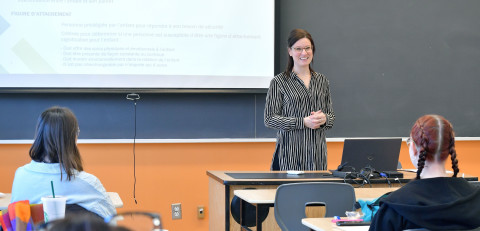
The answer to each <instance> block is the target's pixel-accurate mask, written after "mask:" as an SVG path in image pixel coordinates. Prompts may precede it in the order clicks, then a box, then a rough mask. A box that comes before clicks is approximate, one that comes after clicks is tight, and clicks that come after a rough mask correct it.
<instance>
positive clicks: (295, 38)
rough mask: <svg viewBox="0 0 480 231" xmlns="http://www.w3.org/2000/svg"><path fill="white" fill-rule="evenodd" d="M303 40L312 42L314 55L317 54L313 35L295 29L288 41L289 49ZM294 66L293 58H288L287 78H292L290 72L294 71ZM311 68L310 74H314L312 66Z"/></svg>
mask: <svg viewBox="0 0 480 231" xmlns="http://www.w3.org/2000/svg"><path fill="white" fill-rule="evenodd" d="M302 38H307V39H308V40H310V43H311V44H312V53H313V54H315V43H314V42H313V38H312V35H311V34H310V33H308V32H307V31H306V30H304V29H293V30H292V31H291V32H290V36H288V40H287V43H288V48H290V49H291V48H292V46H293V45H294V44H295V43H296V42H297V41H298V40H300V39H302ZM312 62H313V60H312ZM293 64H294V63H293V57H292V56H288V63H287V69H286V70H285V73H286V74H287V76H290V72H291V71H292V69H293ZM309 67H310V72H313V69H312V66H311V65H310V66H309Z"/></svg>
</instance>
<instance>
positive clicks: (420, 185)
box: [370, 177, 480, 231]
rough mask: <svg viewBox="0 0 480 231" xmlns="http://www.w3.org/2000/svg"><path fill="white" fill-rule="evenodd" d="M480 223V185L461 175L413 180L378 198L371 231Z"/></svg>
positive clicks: (461, 227) (459, 227) (466, 226)
mask: <svg viewBox="0 0 480 231" xmlns="http://www.w3.org/2000/svg"><path fill="white" fill-rule="evenodd" d="M477 227H480V187H476V186H472V185H470V183H468V182H467V181H466V180H465V179H463V178H453V177H437V178H429V179H421V180H414V181H411V182H410V183H408V184H406V185H405V186H403V187H402V188H400V189H398V190H397V191H395V192H393V193H391V194H390V195H389V196H388V197H386V198H385V199H383V200H382V201H381V202H380V209H379V210H378V212H377V214H376V215H375V217H374V218H373V220H372V224H371V226H370V231H376V230H379V231H386V230H388V231H394V230H404V229H414V228H426V229H429V230H466V229H473V228H477Z"/></svg>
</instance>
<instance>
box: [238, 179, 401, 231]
mask: <svg viewBox="0 0 480 231" xmlns="http://www.w3.org/2000/svg"><path fill="white" fill-rule="evenodd" d="M397 189H399V187H395V188H355V189H354V190H355V198H356V199H357V200H359V199H362V200H371V199H374V198H378V197H380V196H382V195H383V194H385V193H387V192H392V191H395V190H397ZM276 192H277V190H276V189H257V190H247V189H244V190H242V189H240V190H235V191H234V195H235V196H237V197H239V198H240V199H242V201H245V202H247V203H249V204H252V205H254V206H256V207H260V206H263V207H273V205H274V203H275V194H276ZM240 207H243V206H240ZM243 215H244V214H241V215H240V216H241V217H244V216H243ZM330 220H332V219H330ZM260 230H262V223H257V231H260Z"/></svg>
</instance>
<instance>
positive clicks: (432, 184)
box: [370, 115, 480, 231]
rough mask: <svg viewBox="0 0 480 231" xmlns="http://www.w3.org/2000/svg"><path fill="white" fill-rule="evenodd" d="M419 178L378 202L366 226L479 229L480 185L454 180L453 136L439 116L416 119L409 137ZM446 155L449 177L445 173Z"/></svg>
mask: <svg viewBox="0 0 480 231" xmlns="http://www.w3.org/2000/svg"><path fill="white" fill-rule="evenodd" d="M407 144H408V146H409V152H410V158H411V161H412V163H413V164H414V165H415V166H417V177H416V179H415V180H413V181H411V182H409V183H408V184H406V185H405V186H403V187H402V188H400V189H398V190H397V191H395V192H393V193H391V194H390V195H389V196H387V197H386V198H385V199H383V200H382V201H381V202H380V209H379V210H378V212H377V213H376V214H375V217H374V218H373V220H372V224H371V226H370V230H371V231H376V230H392V231H394V230H405V229H418V228H426V229H428V230H468V229H474V228H477V227H480V219H479V215H480V206H478V205H480V187H475V186H472V185H471V184H470V183H468V182H467V181H466V180H465V179H463V178H458V177H457V175H458V172H459V168H458V160H457V152H456V150H455V135H454V132H453V128H452V125H451V124H450V122H449V121H448V120H446V119H445V118H443V117H442V116H439V115H425V116H422V117H420V118H419V119H418V120H417V121H416V122H415V124H414V125H413V127H412V130H411V132H410V137H409V138H408V139H407ZM449 156H450V159H451V162H452V169H453V176H449V174H447V173H446V170H445V162H446V160H447V158H448V157H449Z"/></svg>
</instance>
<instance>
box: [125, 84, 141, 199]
mask: <svg viewBox="0 0 480 231" xmlns="http://www.w3.org/2000/svg"><path fill="white" fill-rule="evenodd" d="M127 99H128V100H133V108H134V109H133V111H134V119H133V121H134V122H133V123H134V128H133V200H134V201H135V204H137V198H136V197H135V186H136V185H137V176H136V169H135V166H136V164H135V143H136V139H137V100H139V99H140V95H138V94H134V93H132V94H128V95H127Z"/></svg>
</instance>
